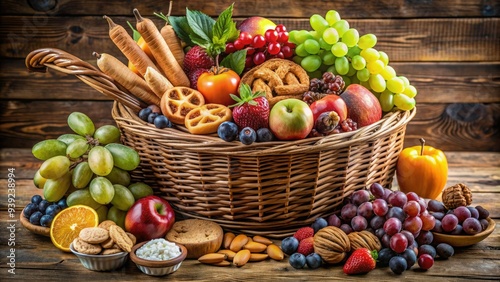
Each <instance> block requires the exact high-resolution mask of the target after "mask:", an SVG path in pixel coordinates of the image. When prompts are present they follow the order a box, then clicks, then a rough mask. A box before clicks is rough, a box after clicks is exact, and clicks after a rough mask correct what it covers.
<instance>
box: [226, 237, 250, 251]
mask: <svg viewBox="0 0 500 282" xmlns="http://www.w3.org/2000/svg"><path fill="white" fill-rule="evenodd" d="M246 243H248V237H247V235H245V234H239V235H238V236H236V237H234V239H233V240H232V241H231V245H230V246H229V249H230V250H231V251H233V252H235V253H237V252H238V251H239V250H241V249H242V248H243V246H245V245H246Z"/></svg>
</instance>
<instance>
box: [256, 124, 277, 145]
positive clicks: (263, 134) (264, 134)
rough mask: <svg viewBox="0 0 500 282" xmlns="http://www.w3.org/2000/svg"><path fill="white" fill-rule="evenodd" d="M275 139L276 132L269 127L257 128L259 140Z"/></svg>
mask: <svg viewBox="0 0 500 282" xmlns="http://www.w3.org/2000/svg"><path fill="white" fill-rule="evenodd" d="M273 140H274V134H273V133H272V132H271V130H269V128H265V127H264V128H259V129H258V130H257V142H269V141H273Z"/></svg>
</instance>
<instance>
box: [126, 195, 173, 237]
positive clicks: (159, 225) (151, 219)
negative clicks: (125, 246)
mask: <svg viewBox="0 0 500 282" xmlns="http://www.w3.org/2000/svg"><path fill="white" fill-rule="evenodd" d="M174 222H175V213H174V210H173V209H172V207H171V206H170V204H169V203H168V202H167V201H166V200H165V199H163V198H160V197H158V196H154V195H150V196H146V197H144V198H140V199H139V200H137V201H136V202H135V203H134V204H133V205H132V207H130V209H129V210H128V211H127V215H126V216H125V230H126V231H127V232H130V233H132V234H134V235H135V237H137V242H142V241H147V240H151V239H155V238H162V237H165V235H166V234H167V232H168V231H169V230H170V228H172V225H174Z"/></svg>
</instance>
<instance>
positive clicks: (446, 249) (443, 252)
mask: <svg viewBox="0 0 500 282" xmlns="http://www.w3.org/2000/svg"><path fill="white" fill-rule="evenodd" d="M436 252H437V254H438V255H439V257H441V258H443V259H447V258H449V257H451V256H453V254H454V253H455V250H454V249H453V247H452V246H451V245H448V244H446V243H440V244H439V245H437V246H436Z"/></svg>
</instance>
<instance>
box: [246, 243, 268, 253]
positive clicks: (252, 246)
mask: <svg viewBox="0 0 500 282" xmlns="http://www.w3.org/2000/svg"><path fill="white" fill-rule="evenodd" d="M243 249H247V250H249V251H250V252H251V253H260V252H263V251H265V250H266V249H267V246H266V245H264V244H262V243H258V242H248V243H246V244H245V246H243Z"/></svg>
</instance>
